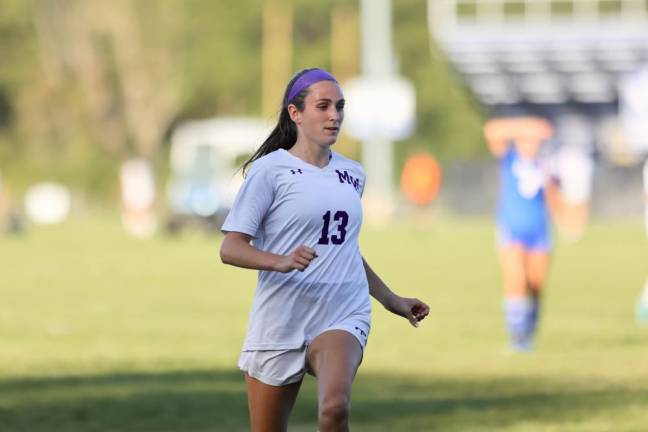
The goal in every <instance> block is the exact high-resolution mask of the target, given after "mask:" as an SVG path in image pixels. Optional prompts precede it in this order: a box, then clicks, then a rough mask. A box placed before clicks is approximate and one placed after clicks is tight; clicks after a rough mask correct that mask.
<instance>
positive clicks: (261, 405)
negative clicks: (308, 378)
mask: <svg viewBox="0 0 648 432" xmlns="http://www.w3.org/2000/svg"><path fill="white" fill-rule="evenodd" d="M245 383H246V384H247V391H248V409H249V412H250V427H251V430H252V432H285V431H286V430H287V429H288V416H289V415H290V411H292V408H293V406H294V405H295V400H296V399H297V393H299V387H300V386H301V383H302V382H301V381H299V382H296V383H293V384H287V385H284V386H271V385H268V384H264V383H262V382H261V381H259V380H258V379H256V378H252V377H251V376H249V375H248V374H245Z"/></svg>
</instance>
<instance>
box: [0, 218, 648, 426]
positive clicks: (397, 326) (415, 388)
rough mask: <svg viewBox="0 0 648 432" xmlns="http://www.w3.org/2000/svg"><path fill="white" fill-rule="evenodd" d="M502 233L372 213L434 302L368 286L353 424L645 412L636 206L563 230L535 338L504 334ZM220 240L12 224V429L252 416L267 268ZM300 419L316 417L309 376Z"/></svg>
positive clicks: (8, 353) (381, 252)
mask: <svg viewBox="0 0 648 432" xmlns="http://www.w3.org/2000/svg"><path fill="white" fill-rule="evenodd" d="M493 244H494V236H493V228H492V224H491V222H490V221H489V220H486V219H462V220H452V219H448V218H436V219H433V220H429V221H428V222H427V223H426V224H415V223H412V224H400V225H395V226H390V227H386V228H383V229H377V228H366V229H365V231H364V233H363V237H362V239H361V247H362V249H363V253H364V255H365V256H366V257H367V259H368V261H369V262H370V263H371V264H372V266H373V267H374V268H375V269H376V270H377V271H378V272H379V274H380V275H381V276H382V277H383V278H384V279H385V280H386V281H388V282H389V283H390V285H391V286H392V288H393V289H394V290H395V291H397V292H399V293H402V294H407V295H413V296H418V297H420V298H422V299H424V300H426V301H427V302H428V303H429V304H430V306H431V308H432V313H431V315H430V317H429V319H428V320H427V321H426V322H425V323H424V324H423V325H422V326H421V327H420V328H419V329H413V328H411V327H410V326H409V325H408V324H407V322H406V321H405V320H403V319H400V318H397V317H394V316H391V315H390V314H388V313H387V312H385V311H384V310H382V308H381V307H380V306H379V305H377V304H374V306H375V307H374V319H373V328H372V334H371V337H370V340H369V345H368V347H367V351H366V355H365V359H364V363H363V365H362V367H361V369H360V372H359V374H358V377H357V380H356V384H355V386H354V392H353V396H352V425H353V430H354V431H434V430H438V431H641V430H646V425H647V424H648V327H640V326H638V325H637V324H636V323H635V321H634V306H635V302H636V300H637V297H638V296H639V293H640V291H641V288H642V286H643V283H644V280H645V278H646V276H648V265H647V263H648V241H647V240H646V238H645V235H644V232H643V229H642V226H641V224H640V222H639V221H627V222H610V221H608V222H596V223H593V224H592V225H591V226H590V228H589V230H588V232H587V234H586V236H585V237H584V238H583V239H582V240H581V241H580V242H578V243H575V244H565V243H562V242H560V241H558V242H557V245H556V246H557V247H556V250H555V254H554V257H555V259H554V262H553V267H552V271H551V275H550V278H549V283H548V286H547V297H546V299H547V301H546V303H545V310H544V316H543V320H542V324H541V331H540V335H539V340H538V349H537V351H536V352H534V353H533V354H530V355H511V354H509V353H507V352H506V350H505V347H506V344H505V338H506V334H505V331H504V328H503V324H502V320H501V316H500V300H501V296H500V287H499V272H498V268H497V263H496V258H495V254H494V248H493ZM218 248H219V239H218V238H209V237H206V236H203V235H201V234H199V233H190V234H189V235H185V236H184V237H182V238H178V239H168V238H164V237H162V236H160V237H159V238H155V239H152V240H144V241H142V240H136V239H132V238H130V237H128V236H127V235H125V234H124V233H123V232H122V230H121V228H120V226H119V224H118V221H117V220H116V219H115V220H113V219H111V218H108V217H94V218H89V219H84V220H74V221H72V222H69V223H67V224H65V225H62V226H58V227H38V228H37V227H33V228H32V229H30V230H29V232H28V233H27V235H26V236H25V237H23V238H13V237H6V238H0V263H2V264H1V267H0V268H1V269H2V273H1V276H0V430H1V431H2V432H5V431H6V432H13V431H30V432H39V431H84V432H85V431H168V432H175V431H215V430H216V431H244V430H247V429H248V427H247V411H246V410H247V406H246V395H245V387H244V384H243V380H242V376H241V374H240V372H238V371H237V369H236V367H235V365H236V360H237V356H238V351H239V348H240V345H241V343H242V340H243V335H244V332H245V326H246V322H247V315H248V312H249V308H250V305H251V299H252V294H253V288H254V284H255V278H256V276H255V273H254V272H252V271H246V270H240V269H235V268H228V267H225V266H223V265H221V264H220V262H219V259H218ZM290 430H291V431H292V430H294V431H314V430H316V396H315V382H314V380H313V379H312V378H310V377H309V378H307V379H306V381H305V385H304V386H303V388H302V391H301V394H300V397H299V400H298V402H297V406H296V408H295V411H294V414H293V417H292V419H291V428H290Z"/></svg>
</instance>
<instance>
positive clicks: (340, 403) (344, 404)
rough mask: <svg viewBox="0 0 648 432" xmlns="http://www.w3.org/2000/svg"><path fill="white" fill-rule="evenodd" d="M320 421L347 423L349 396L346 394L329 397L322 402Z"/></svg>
mask: <svg viewBox="0 0 648 432" xmlns="http://www.w3.org/2000/svg"><path fill="white" fill-rule="evenodd" d="M319 418H320V422H323V423H330V424H336V425H337V424H346V423H347V422H348V420H349V398H348V397H347V396H346V395H337V396H332V397H327V398H325V399H324V401H323V402H322V403H321V404H320V409H319Z"/></svg>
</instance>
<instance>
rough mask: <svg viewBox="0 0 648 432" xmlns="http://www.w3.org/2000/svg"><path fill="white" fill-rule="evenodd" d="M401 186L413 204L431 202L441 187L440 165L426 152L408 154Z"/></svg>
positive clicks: (421, 204) (422, 204)
mask: <svg viewBox="0 0 648 432" xmlns="http://www.w3.org/2000/svg"><path fill="white" fill-rule="evenodd" d="M401 188H402V189H403V193H404V194H405V196H406V197H407V199H408V200H410V201H411V202H413V203H414V204H417V205H420V206H424V205H427V204H429V203H431V202H432V201H433V200H434V198H436V196H437V194H438V193H439V189H440V188H441V166H440V165H439V163H438V162H437V160H436V159H435V158H434V157H433V156H432V155H429V154H426V153H418V154H415V155H412V156H410V157H409V158H408V159H407V162H406V163H405V166H404V167H403V174H402V175H401Z"/></svg>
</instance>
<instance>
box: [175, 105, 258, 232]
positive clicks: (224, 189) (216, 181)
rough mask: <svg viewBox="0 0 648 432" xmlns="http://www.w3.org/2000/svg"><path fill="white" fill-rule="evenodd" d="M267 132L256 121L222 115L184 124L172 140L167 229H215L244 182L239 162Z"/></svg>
mask: <svg viewBox="0 0 648 432" xmlns="http://www.w3.org/2000/svg"><path fill="white" fill-rule="evenodd" d="M269 133H270V129H269V126H268V125H267V124H266V123H265V122H264V121H263V120H261V119H257V118H241V117H224V118H216V119H210V120H196V121H189V122H186V123H183V124H181V125H180V126H178V127H177V128H176V129H175V131H174V132H173V134H172V136H171V152H170V173H169V183H168V200H169V213H170V214H169V218H168V221H167V224H166V228H167V231H168V232H170V233H176V232H178V231H179V230H180V229H182V227H183V226H184V225H186V224H188V223H196V222H198V223H200V224H202V225H205V226H206V227H207V228H208V229H210V230H218V229H219V228H220V226H221V224H222V222H223V221H224V219H225V216H226V215H227V212H228V211H229V209H230V207H231V205H232V203H233V201H234V197H235V196H236V193H237V191H238V189H239V187H240V186H241V183H242V181H243V178H242V176H241V174H240V173H237V170H238V168H239V167H240V166H241V164H242V163H243V162H244V161H245V160H246V159H247V158H248V157H249V156H250V155H252V153H254V151H255V150H256V149H257V148H258V147H259V146H260V145H261V143H262V142H263V140H264V139H265V138H266V137H267V136H268V134H269Z"/></svg>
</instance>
